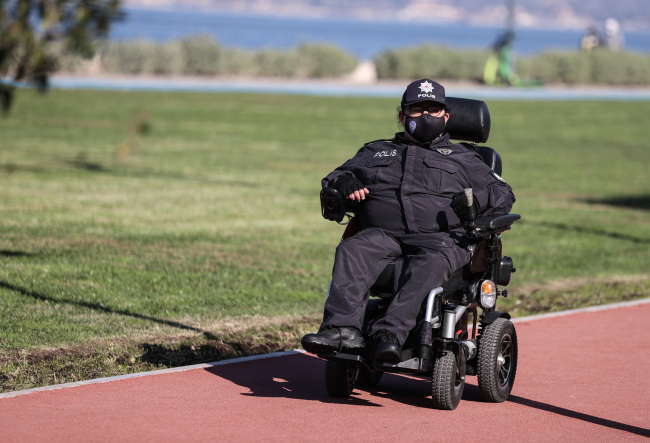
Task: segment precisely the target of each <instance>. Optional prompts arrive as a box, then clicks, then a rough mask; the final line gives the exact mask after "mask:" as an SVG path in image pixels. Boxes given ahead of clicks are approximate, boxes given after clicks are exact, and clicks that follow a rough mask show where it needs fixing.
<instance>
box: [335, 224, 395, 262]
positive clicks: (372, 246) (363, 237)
mask: <svg viewBox="0 0 650 443" xmlns="http://www.w3.org/2000/svg"><path fill="white" fill-rule="evenodd" d="M396 247H398V246H397V242H396V241H395V239H394V238H393V237H391V236H390V235H388V234H387V233H386V232H385V231H383V230H382V229H378V228H368V229H364V230H363V231H361V232H359V233H357V234H356V235H354V236H352V237H350V238H348V239H346V240H343V241H342V242H341V243H339V244H338V246H337V247H336V256H337V257H338V256H350V255H353V256H357V255H359V254H360V253H364V254H373V253H383V252H385V251H391V250H393V249H396Z"/></svg>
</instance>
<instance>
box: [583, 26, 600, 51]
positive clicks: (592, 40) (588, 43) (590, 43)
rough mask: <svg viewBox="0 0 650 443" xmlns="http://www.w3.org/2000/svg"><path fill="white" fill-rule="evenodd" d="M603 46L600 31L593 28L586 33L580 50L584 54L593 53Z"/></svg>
mask: <svg viewBox="0 0 650 443" xmlns="http://www.w3.org/2000/svg"><path fill="white" fill-rule="evenodd" d="M600 45H601V42H600V37H598V31H596V28H594V27H593V26H591V27H589V29H587V30H586V31H585V34H584V35H583V36H582V38H581V39H580V49H581V50H582V51H584V52H591V51H592V50H593V49H594V48H597V47H598V46H600Z"/></svg>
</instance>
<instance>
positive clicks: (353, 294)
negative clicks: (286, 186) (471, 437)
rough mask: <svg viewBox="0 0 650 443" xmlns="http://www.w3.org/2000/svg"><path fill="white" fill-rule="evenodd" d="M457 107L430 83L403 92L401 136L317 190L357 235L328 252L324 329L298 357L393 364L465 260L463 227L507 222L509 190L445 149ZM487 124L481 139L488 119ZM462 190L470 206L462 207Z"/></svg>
mask: <svg viewBox="0 0 650 443" xmlns="http://www.w3.org/2000/svg"><path fill="white" fill-rule="evenodd" d="M450 99H451V98H450ZM455 100H462V99H455ZM468 102H475V103H482V104H483V106H485V104H484V103H483V102H476V101H473V100H471V101H468ZM458 103H459V105H462V106H464V103H460V102H458ZM462 106H461V107H462ZM455 107H456V103H455V102H453V99H451V100H449V101H448V100H447V99H446V97H445V90H444V88H443V87H442V86H441V85H440V84H438V83H436V82H434V81H432V80H430V79H422V80H418V81H415V82H413V83H411V84H410V85H409V86H408V87H407V88H406V91H405V92H404V95H403V97H402V101H401V108H400V112H399V121H400V123H401V124H402V125H403V126H404V128H405V129H404V131H403V132H400V133H397V134H395V137H394V138H392V139H388V140H377V141H373V142H370V143H367V144H366V145H364V146H363V147H362V148H361V149H360V150H359V151H358V152H357V153H356V155H355V156H354V157H353V158H351V159H350V160H348V161H347V162H345V163H344V164H343V165H342V166H340V167H338V168H336V169H335V170H334V171H333V172H332V173H331V174H329V175H328V176H327V177H325V178H324V179H323V180H322V185H323V188H333V190H336V191H332V192H334V193H338V194H339V195H340V198H343V199H345V204H346V207H347V208H348V209H349V210H351V211H353V212H354V213H355V218H354V220H353V222H355V223H356V230H357V232H356V233H354V235H352V236H350V237H349V238H345V239H344V240H343V241H342V242H341V243H340V244H339V246H338V247H337V249H336V258H335V262H334V269H333V274H332V283H331V286H330V290H329V294H328V298H327V301H326V303H325V309H324V315H323V322H322V325H321V327H320V330H319V332H318V333H316V334H307V335H305V336H304V337H303V338H302V346H303V347H304V349H305V350H306V351H308V352H311V353H314V354H319V355H324V354H328V353H332V352H339V353H345V354H362V353H363V354H365V355H372V356H373V358H374V360H375V361H386V362H400V361H401V360H402V347H403V346H404V344H405V342H406V340H407V338H408V337H409V333H410V332H411V331H412V330H414V328H415V327H416V322H417V319H418V315H419V314H420V317H421V316H422V315H421V314H422V310H423V309H424V308H423V302H424V301H425V299H426V298H427V295H428V294H429V293H430V291H431V289H432V288H438V287H442V286H443V284H445V282H447V281H448V280H449V279H450V278H451V277H452V275H455V272H456V271H458V270H459V269H460V268H462V267H463V266H465V265H467V264H468V263H469V262H470V260H471V258H472V254H473V253H474V249H475V246H476V244H477V239H476V238H470V237H468V235H467V232H468V231H467V230H466V224H467V222H471V221H472V220H474V219H476V218H477V217H486V216H495V215H505V214H508V213H509V212H510V209H511V208H512V205H513V203H514V201H515V197H514V194H513V192H512V189H511V188H510V186H508V184H507V183H506V182H505V181H504V180H503V179H502V178H501V177H500V176H499V175H498V174H497V172H495V170H493V169H492V168H491V167H490V166H488V164H486V160H485V159H484V158H482V157H481V155H479V152H478V150H477V146H476V145H475V144H470V143H462V144H455V143H452V142H451V141H450V134H449V132H447V131H446V125H447V122H448V121H449V119H450V116H451V115H454V112H455ZM485 109H486V111H485V112H486V113H487V108H485ZM463 118H465V116H464V115H460V114H459V116H458V119H460V120H462V119H463ZM481 118H483V117H481ZM486 118H487V120H488V121H487V131H488V132H489V114H487V117H486ZM452 120H453V117H452ZM460 120H459V121H458V124H459V125H461V126H462V124H463V122H462V121H460ZM484 124H485V122H482V121H481V122H479V125H484ZM485 139H487V136H485ZM471 141H477V140H471ZM479 141H485V140H479ZM488 149H489V148H488ZM496 155H497V156H498V154H496ZM499 172H500V158H499ZM470 189H471V193H470V195H472V199H466V192H465V190H468V191H469V190H470ZM468 200H469V201H468ZM472 200H473V201H472ZM468 203H469V206H468ZM350 208H351V209H350ZM517 218H518V217H517ZM349 231H350V226H349V227H348V230H346V234H347V235H349V234H350V232H349ZM499 238H500V236H499ZM499 245H500V244H499ZM499 254H500V251H499ZM499 257H500V255H499ZM396 260H398V262H397V263H398V265H399V266H397V265H395V266H394V273H395V275H394V277H393V280H394V283H393V284H392V286H391V288H390V289H391V292H392V298H391V299H390V304H389V305H388V307H387V310H386V311H385V314H384V315H383V316H382V317H381V318H379V319H377V320H376V321H374V322H373V323H372V324H371V325H370V327H369V328H368V324H365V325H364V316H365V315H366V307H367V304H368V297H369V294H370V292H371V291H370V289H371V288H372V287H373V285H376V283H377V280H378V279H380V276H381V275H382V272H384V271H385V269H386V268H387V266H388V265H389V264H391V263H394V262H395V261H396ZM364 327H365V328H367V331H365V335H366V336H367V337H368V338H369V340H368V342H366V339H365V338H364V333H363V328H364ZM452 327H453V326H452ZM463 379H464V375H463Z"/></svg>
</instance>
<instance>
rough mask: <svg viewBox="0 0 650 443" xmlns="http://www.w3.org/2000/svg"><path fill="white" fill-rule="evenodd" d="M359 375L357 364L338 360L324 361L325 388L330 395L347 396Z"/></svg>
mask: <svg viewBox="0 0 650 443" xmlns="http://www.w3.org/2000/svg"><path fill="white" fill-rule="evenodd" d="M358 377H359V366H357V365H351V364H347V363H341V362H338V361H331V360H328V361H326V362H325V388H326V389H327V393H328V394H329V395H331V396H332V397H336V398H345V397H349V396H350V394H352V391H353V390H354V384H355V383H356V382H357V378H358Z"/></svg>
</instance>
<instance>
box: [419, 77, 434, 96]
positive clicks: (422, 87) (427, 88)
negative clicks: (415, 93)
mask: <svg viewBox="0 0 650 443" xmlns="http://www.w3.org/2000/svg"><path fill="white" fill-rule="evenodd" d="M420 91H422V92H424V93H425V94H427V93H429V92H431V91H433V85H432V84H431V83H429V82H428V81H426V80H425V81H424V82H422V83H420Z"/></svg>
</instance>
